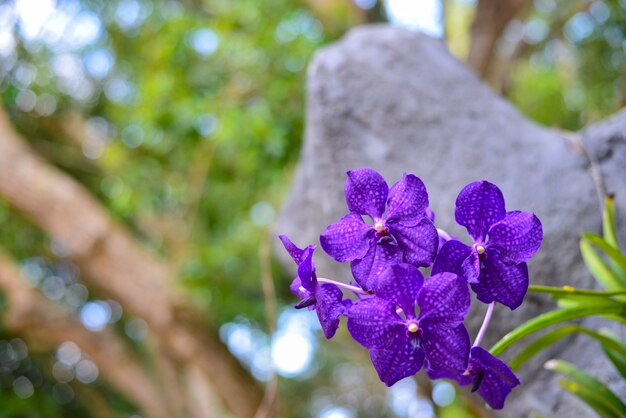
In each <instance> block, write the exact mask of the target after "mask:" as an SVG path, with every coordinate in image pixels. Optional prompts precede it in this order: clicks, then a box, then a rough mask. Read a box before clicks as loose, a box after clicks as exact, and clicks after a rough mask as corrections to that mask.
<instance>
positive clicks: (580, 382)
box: [545, 360, 626, 417]
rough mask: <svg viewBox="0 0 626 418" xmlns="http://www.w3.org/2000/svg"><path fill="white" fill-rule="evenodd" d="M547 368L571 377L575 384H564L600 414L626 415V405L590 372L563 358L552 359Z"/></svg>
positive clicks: (609, 415)
mask: <svg viewBox="0 0 626 418" xmlns="http://www.w3.org/2000/svg"><path fill="white" fill-rule="evenodd" d="M545 368H546V369H548V370H554V371H556V372H558V373H561V374H563V375H565V376H567V377H569V378H570V379H571V382H570V383H574V385H571V384H569V385H566V386H563V385H562V386H563V387H564V388H565V389H566V390H568V391H570V392H572V393H573V394H574V395H576V396H578V397H579V398H581V399H583V400H584V401H585V402H586V403H587V404H588V405H589V406H590V407H592V408H593V409H594V410H595V411H596V412H597V413H598V414H600V416H602V417H624V416H626V405H624V403H622V401H621V400H620V399H619V398H618V397H617V396H616V395H615V394H614V393H613V392H612V391H611V390H610V389H609V388H608V387H607V386H606V385H605V384H604V383H602V382H601V381H599V380H598V379H596V378H595V377H593V376H591V375H590V374H588V373H586V372H583V371H582V370H579V369H578V368H577V367H576V366H574V365H573V364H571V363H568V362H566V361H563V360H550V361H548V362H547V363H546V364H545ZM559 383H560V382H559ZM581 395H583V396H581Z"/></svg>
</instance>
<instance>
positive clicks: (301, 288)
mask: <svg viewBox="0 0 626 418" xmlns="http://www.w3.org/2000/svg"><path fill="white" fill-rule="evenodd" d="M298 290H299V291H301V292H307V293H308V291H307V290H306V289H305V288H304V286H300V287H299V288H298Z"/></svg>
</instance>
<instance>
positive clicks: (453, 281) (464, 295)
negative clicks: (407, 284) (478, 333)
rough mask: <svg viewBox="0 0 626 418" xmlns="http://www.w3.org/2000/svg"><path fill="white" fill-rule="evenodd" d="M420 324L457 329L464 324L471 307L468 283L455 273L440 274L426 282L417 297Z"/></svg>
mask: <svg viewBox="0 0 626 418" xmlns="http://www.w3.org/2000/svg"><path fill="white" fill-rule="evenodd" d="M417 304H418V305H419V307H420V315H419V319H420V322H427V323H428V324H432V325H435V326H445V327H448V328H453V327H456V326H457V325H459V324H461V323H463V320H464V319H465V316H466V315H467V312H468V311H469V307H470V294H469V290H468V289H467V283H465V281H464V280H463V279H461V278H460V277H459V276H457V275H456V274H453V273H439V274H436V275H434V276H431V277H430V278H429V279H427V280H426V283H424V286H422V288H421V290H420V291H419V293H418V295H417Z"/></svg>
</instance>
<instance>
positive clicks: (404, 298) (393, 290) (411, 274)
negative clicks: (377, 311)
mask: <svg viewBox="0 0 626 418" xmlns="http://www.w3.org/2000/svg"><path fill="white" fill-rule="evenodd" d="M423 284H424V276H422V273H421V272H420V271H419V269H418V268H417V267H415V266H412V265H411V264H404V263H403V264H394V265H392V266H390V267H387V268H386V269H385V270H384V271H383V272H382V274H381V275H380V277H379V279H378V283H377V285H376V296H378V297H379V298H383V299H387V300H388V301H391V302H393V303H394V304H396V305H397V306H399V307H400V308H401V309H402V311H404V313H405V315H407V316H413V317H414V316H415V303H416V300H417V293H418V292H419V290H420V288H421V287H422V285H423Z"/></svg>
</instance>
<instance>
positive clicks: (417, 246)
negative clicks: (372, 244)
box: [387, 217, 439, 267]
mask: <svg viewBox="0 0 626 418" xmlns="http://www.w3.org/2000/svg"><path fill="white" fill-rule="evenodd" d="M387 225H388V226H389V230H390V232H391V234H392V235H393V236H394V238H395V239H396V241H397V242H398V246H399V247H400V249H401V250H402V252H403V253H404V258H403V259H404V261H405V262H406V263H409V264H413V265H415V266H418V267H428V266H430V265H431V264H432V263H433V261H435V256H436V255H437V248H438V246H439V234H438V233H437V228H435V225H433V223H432V222H431V221H430V220H429V219H428V218H425V217H424V218H422V219H420V221H419V222H418V223H417V224H415V226H411V227H408V226H404V225H402V224H399V223H392V222H388V223H387Z"/></svg>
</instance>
